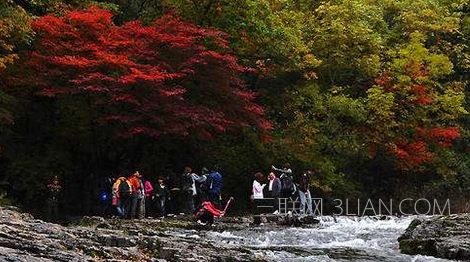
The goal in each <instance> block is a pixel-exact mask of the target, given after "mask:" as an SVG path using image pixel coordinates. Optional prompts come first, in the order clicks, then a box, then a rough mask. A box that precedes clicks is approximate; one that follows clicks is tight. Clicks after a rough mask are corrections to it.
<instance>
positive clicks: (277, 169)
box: [271, 166, 282, 171]
mask: <svg viewBox="0 0 470 262" xmlns="http://www.w3.org/2000/svg"><path fill="white" fill-rule="evenodd" d="M271 167H272V168H273V170H274V171H282V169H279V168H277V167H275V166H271Z"/></svg>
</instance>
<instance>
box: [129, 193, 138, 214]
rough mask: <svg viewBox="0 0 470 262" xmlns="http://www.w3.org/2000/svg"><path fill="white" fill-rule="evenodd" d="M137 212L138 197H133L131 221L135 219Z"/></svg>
mask: <svg viewBox="0 0 470 262" xmlns="http://www.w3.org/2000/svg"><path fill="white" fill-rule="evenodd" d="M136 211H137V196H132V197H131V212H130V218H131V219H134V218H135V214H136Z"/></svg>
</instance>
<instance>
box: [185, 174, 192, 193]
mask: <svg viewBox="0 0 470 262" xmlns="http://www.w3.org/2000/svg"><path fill="white" fill-rule="evenodd" d="M193 183H194V180H193V177H192V175H191V174H190V173H188V174H184V175H183V190H184V191H191V190H193Z"/></svg>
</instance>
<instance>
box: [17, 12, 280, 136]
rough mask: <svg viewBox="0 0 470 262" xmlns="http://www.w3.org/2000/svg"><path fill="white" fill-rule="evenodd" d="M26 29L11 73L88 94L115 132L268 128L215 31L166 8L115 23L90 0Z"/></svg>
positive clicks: (45, 89) (60, 93) (60, 92)
mask: <svg viewBox="0 0 470 262" xmlns="http://www.w3.org/2000/svg"><path fill="white" fill-rule="evenodd" d="M33 28H34V30H35V31H36V33H37V38H36V41H35V45H34V50H35V51H33V52H31V53H30V54H29V56H28V57H26V56H25V59H24V61H23V62H24V63H23V64H24V65H25V66H24V67H23V68H22V69H21V71H20V72H19V73H17V76H18V77H17V79H20V80H21V79H23V80H25V81H27V82H24V81H23V82H22V84H28V85H30V86H34V87H37V91H38V93H39V94H41V95H43V96H49V97H54V98H61V97H64V96H69V97H70V96H74V97H76V96H79V97H80V96H82V97H88V98H91V101H92V106H93V110H96V112H98V115H99V116H100V119H99V121H98V122H100V123H103V124H113V126H114V127H118V130H117V132H118V134H119V135H120V136H130V135H135V134H147V135H151V136H158V135H161V134H180V135H187V134H189V133H190V132H197V133H199V134H203V135H206V136H210V135H211V134H212V133H216V132H225V131H226V130H227V129H229V128H233V127H241V126H254V127H256V128H258V129H261V130H268V129H270V127H271V125H270V123H269V122H268V121H266V120H265V119H264V117H263V113H264V110H263V108H262V107H261V106H259V105H257V104H256V103H254V101H253V100H254V97H255V94H254V93H253V92H251V91H248V90H245V89H244V84H243V81H242V80H241V78H240V74H241V73H243V72H246V71H247V70H248V69H247V68H244V67H242V66H240V65H239V64H238V62H237V59H236V57H235V56H233V55H231V54H230V53H229V52H230V49H229V47H228V41H227V37H228V36H227V35H226V34H224V33H222V32H220V31H217V30H215V29H204V28H201V27H198V26H196V25H192V24H189V23H186V22H183V21H181V20H180V19H179V18H176V17H173V16H172V15H166V16H163V17H162V18H160V19H157V20H155V21H154V22H153V23H152V24H151V25H148V26H146V25H142V24H141V23H140V22H136V21H134V22H128V23H125V24H122V25H115V24H114V23H113V22H112V14H111V12H110V11H107V10H103V9H100V8H98V7H89V8H87V9H85V10H76V11H69V12H67V13H66V14H65V15H64V16H62V17H57V16H55V15H46V16H44V17H41V18H39V19H37V20H36V21H34V22H33ZM25 75H29V77H22V76H25ZM31 75H34V77H31Z"/></svg>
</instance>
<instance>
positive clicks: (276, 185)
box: [251, 163, 314, 224]
mask: <svg viewBox="0 0 470 262" xmlns="http://www.w3.org/2000/svg"><path fill="white" fill-rule="evenodd" d="M313 174H314V171H313V170H305V172H303V173H302V174H301V175H299V176H297V177H295V178H294V176H293V173H292V169H291V168H290V164H289V163H285V164H284V166H283V168H276V167H275V166H272V172H270V173H269V175H268V180H267V181H266V179H265V176H264V174H263V173H260V172H258V173H256V174H255V175H254V177H255V179H254V181H253V189H252V196H251V199H252V200H253V201H254V203H255V210H254V212H253V213H254V223H255V224H260V223H261V219H260V217H261V216H260V214H261V213H262V212H263V211H266V210H262V209H261V208H260V207H267V206H269V207H271V209H269V210H268V211H269V212H272V213H273V214H275V215H277V214H279V203H280V202H279V199H280V198H284V199H294V200H296V199H299V200H300V207H299V209H300V210H299V212H300V214H305V215H313V211H312V195H311V194H310V179H311V177H312V175H313Z"/></svg>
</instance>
